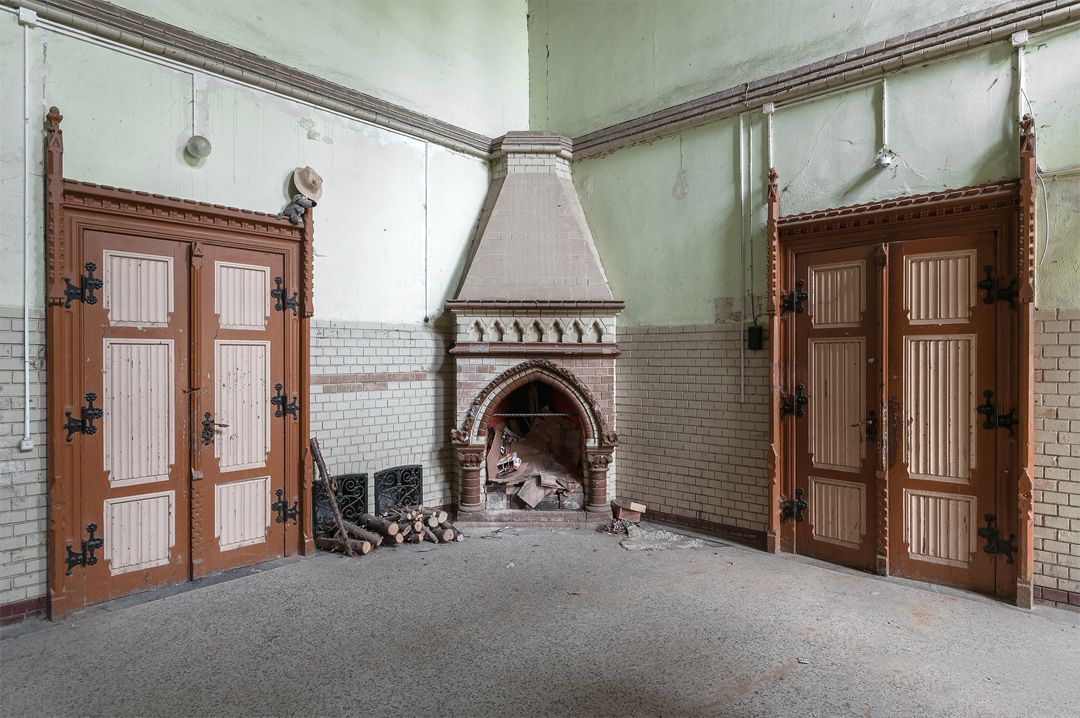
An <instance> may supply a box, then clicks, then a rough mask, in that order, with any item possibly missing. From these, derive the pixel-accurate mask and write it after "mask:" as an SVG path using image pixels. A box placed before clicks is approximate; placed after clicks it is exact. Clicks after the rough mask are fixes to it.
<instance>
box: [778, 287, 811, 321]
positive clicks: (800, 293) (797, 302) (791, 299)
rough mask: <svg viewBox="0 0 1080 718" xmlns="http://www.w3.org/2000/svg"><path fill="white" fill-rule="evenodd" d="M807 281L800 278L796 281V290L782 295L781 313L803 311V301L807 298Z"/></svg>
mask: <svg viewBox="0 0 1080 718" xmlns="http://www.w3.org/2000/svg"><path fill="white" fill-rule="evenodd" d="M807 296H808V295H807V294H806V282H804V281H803V280H801V279H799V280H796V282H795V291H794V292H789V293H788V294H782V295H780V313H781V314H786V313H788V312H795V313H796V314H802V313H803V302H805V301H806V299H807Z"/></svg>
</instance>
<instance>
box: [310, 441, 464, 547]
mask: <svg viewBox="0 0 1080 718" xmlns="http://www.w3.org/2000/svg"><path fill="white" fill-rule="evenodd" d="M311 455H312V457H313V458H314V461H315V468H316V469H317V470H318V479H317V481H320V482H322V484H323V488H324V491H323V494H324V496H325V497H326V500H327V501H328V503H329V504H330V511H331V513H332V514H333V517H334V521H333V523H332V524H331V525H330V527H329V528H328V529H326V530H324V531H321V532H320V533H319V534H318V535H316V537H315V545H316V546H317V547H318V548H320V549H323V550H324V551H338V552H341V553H344V554H345V555H346V556H354V555H359V556H365V555H367V554H369V553H371V552H372V551H373V550H374V549H376V548H378V547H380V546H396V545H398V544H402V543H414V544H415V543H421V542H423V541H430V542H431V543H451V542H457V541H464V540H465V534H464V533H462V532H461V531H460V530H459V529H458V528H457V527H455V526H454V525H453V524H451V523H450V520H449V519H450V516H449V515H448V514H447V513H446V512H445V511H442V510H439V509H428V508H425V507H424V506H423V504H412V505H407V506H401V505H397V506H386V507H383V508H382V510H381V511H380V513H381V514H382V515H380V516H377V515H375V514H367V513H364V514H360V515H359V516H357V517H356V519H357V522H356V523H354V522H352V521H346V520H345V519H344V518H343V517H342V513H341V509H340V508H339V506H338V501H337V497H336V494H337V491H336V486H335V484H336V477H335V476H333V475H332V474H331V473H330V472H329V471H328V470H327V468H326V462H325V461H324V460H323V455H322V449H321V448H320V447H319V440H318V439H316V438H314V437H312V439H311Z"/></svg>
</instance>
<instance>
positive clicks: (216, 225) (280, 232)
mask: <svg viewBox="0 0 1080 718" xmlns="http://www.w3.org/2000/svg"><path fill="white" fill-rule="evenodd" d="M62 187H63V202H64V204H65V205H67V206H69V207H85V208H87V209H92V210H97V211H100V212H113V213H120V214H133V215H139V216H148V217H152V218H154V219H162V220H168V221H170V222H177V223H182V224H189V225H192V226H203V227H210V228H213V229H228V230H232V231H236V232H251V233H257V234H259V235H260V236H265V235H267V234H272V235H277V236H279V237H282V238H283V239H289V240H293V241H296V242H303V241H305V240H304V235H303V233H302V232H301V231H297V230H298V229H299V228H298V227H296V226H295V225H293V224H292V223H291V222H289V220H287V219H279V218H278V217H277V215H273V214H269V213H267V212H256V211H254V210H250V209H239V208H237V207H226V206H225V205H220V204H211V203H209V202H197V201H195V200H192V199H180V198H179V197H167V196H165V195H161V194H151V193H149V192H138V191H135V190H130V189H122V188H117V187H110V186H108V185H98V184H93V183H91V182H79V181H77V180H69V179H65V180H63V181H62ZM308 224H310V222H309V223H308Z"/></svg>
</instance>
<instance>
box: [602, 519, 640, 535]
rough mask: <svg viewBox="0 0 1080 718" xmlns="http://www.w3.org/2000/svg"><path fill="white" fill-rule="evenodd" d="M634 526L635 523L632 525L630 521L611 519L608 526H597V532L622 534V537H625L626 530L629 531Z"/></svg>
mask: <svg viewBox="0 0 1080 718" xmlns="http://www.w3.org/2000/svg"><path fill="white" fill-rule="evenodd" d="M633 525H634V524H633V523H631V522H630V521H626V520H624V519H611V521H608V522H607V523H606V524H603V525H601V526H597V527H596V530H597V531H599V532H600V533H605V534H620V535H623V536H625V535H626V530H627V529H629V528H630V527H631V526H633Z"/></svg>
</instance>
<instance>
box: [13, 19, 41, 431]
mask: <svg viewBox="0 0 1080 718" xmlns="http://www.w3.org/2000/svg"><path fill="white" fill-rule="evenodd" d="M18 17H19V24H20V25H22V26H23V435H22V439H21V440H20V441H19V451H30V450H32V449H33V448H34V440H33V438H32V437H31V436H30V234H31V231H32V228H31V226H30V225H31V223H30V29H31V28H32V27H36V26H37V13H35V12H34V11H33V10H27V9H25V8H23V9H20V10H19V16H18Z"/></svg>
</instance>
